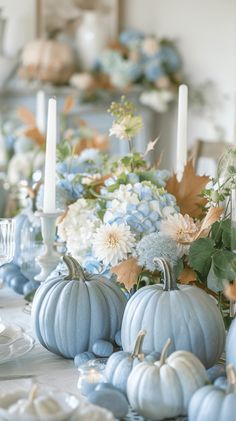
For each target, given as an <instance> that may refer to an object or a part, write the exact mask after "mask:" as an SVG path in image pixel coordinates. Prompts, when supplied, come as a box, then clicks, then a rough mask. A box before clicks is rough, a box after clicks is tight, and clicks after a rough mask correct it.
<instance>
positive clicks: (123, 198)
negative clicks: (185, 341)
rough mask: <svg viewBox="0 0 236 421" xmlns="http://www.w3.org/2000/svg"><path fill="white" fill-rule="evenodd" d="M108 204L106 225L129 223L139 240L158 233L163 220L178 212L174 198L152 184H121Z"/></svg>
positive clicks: (105, 215) (109, 195) (108, 194)
mask: <svg viewBox="0 0 236 421" xmlns="http://www.w3.org/2000/svg"><path fill="white" fill-rule="evenodd" d="M106 195H107V196H108V197H110V200H108V201H107V205H106V206H107V207H106V212H105V214H104V218H103V220H104V223H109V224H113V223H117V224H120V223H124V222H126V223H127V224H128V225H129V226H130V227H131V229H132V231H133V232H134V234H136V235H137V236H138V237H140V236H141V235H144V234H149V233H152V232H156V231H159V229H160V222H161V220H162V219H163V218H164V217H166V214H167V211H168V213H175V212H177V211H178V208H177V206H176V200H175V197H174V196H172V195H171V194H169V193H167V192H166V190H164V189H163V188H158V187H156V186H155V185H153V184H152V183H151V182H148V181H143V182H141V183H135V184H133V185H132V184H127V185H121V186H120V187H119V188H118V189H117V190H115V191H114V192H112V193H109V192H107V194H106Z"/></svg>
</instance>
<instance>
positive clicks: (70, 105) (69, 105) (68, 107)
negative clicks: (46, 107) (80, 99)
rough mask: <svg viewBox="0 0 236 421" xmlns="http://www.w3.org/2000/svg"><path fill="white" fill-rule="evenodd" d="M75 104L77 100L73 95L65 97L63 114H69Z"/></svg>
mask: <svg viewBox="0 0 236 421" xmlns="http://www.w3.org/2000/svg"><path fill="white" fill-rule="evenodd" d="M74 105H75V100H74V97H73V96H72V95H68V96H67V97H66V99H65V103H64V107H63V111H62V112H63V114H69V112H70V111H71V110H72V108H73V107H74Z"/></svg>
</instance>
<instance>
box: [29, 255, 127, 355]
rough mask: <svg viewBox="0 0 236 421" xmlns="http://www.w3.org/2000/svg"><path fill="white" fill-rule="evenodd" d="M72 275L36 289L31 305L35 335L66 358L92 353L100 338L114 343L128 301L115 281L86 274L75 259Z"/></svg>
mask: <svg viewBox="0 0 236 421" xmlns="http://www.w3.org/2000/svg"><path fill="white" fill-rule="evenodd" d="M63 260H64V262H65V264H66V266H67V268H68V271H69V274H68V276H65V275H63V274H53V275H52V277H51V278H48V280H47V281H46V282H44V283H43V284H42V285H41V286H40V287H39V288H38V290H37V292H36V294H35V297H34V300H33V306H32V318H33V325H34V331H35V334H36V336H37V338H38V340H39V342H40V343H41V344H42V345H43V346H44V347H45V348H47V349H49V350H50V351H52V352H54V353H56V354H60V355H62V356H64V357H66V358H74V357H75V356H76V355H77V354H80V353H82V352H85V351H92V348H93V344H94V343H95V342H96V341H97V340H98V339H105V340H107V341H111V342H114V338H115V334H116V332H117V330H119V329H120V326H121V321H122V317H123V312H124V309H125V305H126V298H125V295H124V294H123V292H122V291H121V289H120V288H119V287H118V286H117V284H115V283H114V282H112V281H110V280H108V279H107V278H105V277H103V276H101V275H91V274H88V273H86V272H85V271H84V270H83V269H82V268H81V266H80V265H79V263H78V262H77V261H76V260H75V259H74V258H72V257H69V256H64V257H63Z"/></svg>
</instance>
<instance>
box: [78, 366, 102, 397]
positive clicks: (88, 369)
mask: <svg viewBox="0 0 236 421" xmlns="http://www.w3.org/2000/svg"><path fill="white" fill-rule="evenodd" d="M105 368H106V359H103V360H99V359H93V360H91V361H88V362H87V363H84V364H83V365H81V366H80V367H79V368H78V373H79V378H78V383H77V388H78V390H79V392H80V393H81V394H82V395H84V396H88V395H89V394H90V393H92V392H93V391H94V390H95V388H96V387H97V386H98V385H99V384H100V383H101V384H103V383H106V382H107V379H106V376H105Z"/></svg>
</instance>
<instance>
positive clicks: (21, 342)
mask: <svg viewBox="0 0 236 421" xmlns="http://www.w3.org/2000/svg"><path fill="white" fill-rule="evenodd" d="M33 347H34V339H33V338H32V337H31V336H29V335H28V334H26V333H24V332H22V333H21V337H20V338H19V339H17V340H15V342H12V343H11V344H10V345H8V346H3V347H1V346H0V364H3V363H6V362H8V361H12V360H15V359H16V358H19V357H21V356H22V355H25V354H26V353H27V352H29V351H31V349H32V348H33Z"/></svg>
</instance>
